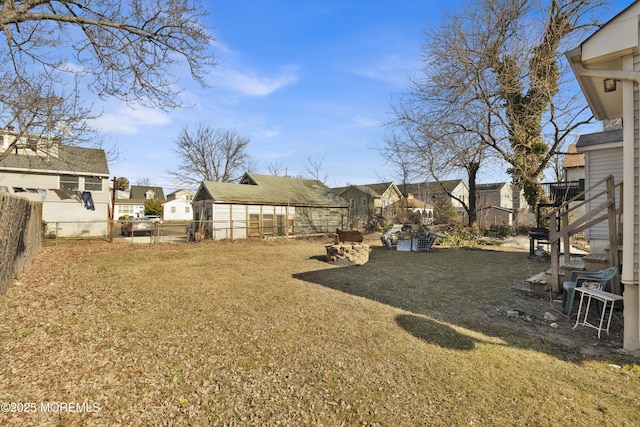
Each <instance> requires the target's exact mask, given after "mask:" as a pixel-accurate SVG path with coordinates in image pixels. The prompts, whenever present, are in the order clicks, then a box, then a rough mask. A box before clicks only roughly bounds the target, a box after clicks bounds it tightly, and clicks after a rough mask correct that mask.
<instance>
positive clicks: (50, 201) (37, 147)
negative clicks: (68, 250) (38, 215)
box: [0, 131, 110, 237]
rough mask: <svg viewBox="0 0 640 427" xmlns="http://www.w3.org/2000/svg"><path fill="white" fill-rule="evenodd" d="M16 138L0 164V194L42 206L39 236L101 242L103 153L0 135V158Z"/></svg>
mask: <svg viewBox="0 0 640 427" xmlns="http://www.w3.org/2000/svg"><path fill="white" fill-rule="evenodd" d="M17 137H19V138H20V139H21V140H23V141H21V142H19V143H18V144H17V148H15V149H13V150H12V153H11V154H9V156H7V157H6V158H4V159H3V160H1V161H0V191H4V192H7V193H11V194H13V195H16V196H20V197H25V198H28V199H30V200H34V201H40V202H42V220H43V221H44V222H45V223H46V227H47V228H46V230H45V234H48V235H56V236H58V237H96V236H105V235H106V234H107V219H108V209H109V204H110V197H109V196H110V192H109V167H108V165H107V158H106V156H105V153H104V150H99V149H93V148H82V147H74V146H68V145H63V144H61V143H60V140H59V139H45V138H34V137H20V136H19V135H18V134H17V133H15V132H12V131H4V132H3V133H1V134H0V152H5V151H6V150H7V149H8V148H9V146H10V145H11V143H12V142H13V141H14V140H15V138H17Z"/></svg>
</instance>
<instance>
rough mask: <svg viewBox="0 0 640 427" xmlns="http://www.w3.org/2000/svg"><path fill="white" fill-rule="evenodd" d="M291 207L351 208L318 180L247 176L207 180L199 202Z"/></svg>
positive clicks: (201, 185) (201, 187)
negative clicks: (207, 200)
mask: <svg viewBox="0 0 640 427" xmlns="http://www.w3.org/2000/svg"><path fill="white" fill-rule="evenodd" d="M205 199H213V200H214V201H215V202H218V203H237V204H239V203H246V204H269V205H289V206H326V207H345V208H346V207H347V206H348V205H347V202H346V201H345V200H344V199H343V198H341V197H340V196H338V195H337V194H336V193H334V192H333V191H332V190H331V189H330V188H329V187H327V186H326V185H324V184H323V183H322V182H320V181H318V180H310V179H301V178H290V177H282V176H272V175H260V174H255V173H246V174H245V175H244V176H243V177H242V179H241V180H240V183H238V184H236V183H230V182H213V181H203V182H202V184H200V188H199V189H198V192H197V193H196V198H195V200H205Z"/></svg>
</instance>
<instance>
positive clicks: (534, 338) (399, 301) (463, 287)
mask: <svg viewBox="0 0 640 427" xmlns="http://www.w3.org/2000/svg"><path fill="white" fill-rule="evenodd" d="M487 252H491V251H484V253H483V251H474V252H468V251H467V252H458V253H457V255H456V254H455V253H451V254H447V253H446V251H438V254H436V253H404V254H401V255H400V254H398V253H397V252H396V251H389V250H388V249H384V248H381V247H380V248H377V247H375V248H372V251H371V255H370V260H369V262H368V263H367V264H365V265H361V266H352V267H335V266H331V267H328V268H326V269H318V270H310V271H307V272H304V273H299V274H294V275H293V277H294V278H296V279H299V280H303V281H305V282H308V283H315V284H319V285H321V286H324V287H327V288H331V289H334V290H337V291H340V292H344V293H347V294H351V295H356V296H359V297H363V298H367V299H369V300H372V301H376V302H379V303H382V304H386V305H389V306H392V307H396V308H399V309H402V310H405V311H407V312H409V314H407V315H402V316H399V317H398V318H397V322H398V325H400V326H401V327H403V328H404V329H405V330H407V331H408V332H409V333H411V334H412V335H414V336H416V337H418V338H420V339H422V340H424V341H426V342H429V343H433V344H435V345H439V346H442V347H447V348H452V349H460V350H467V351H468V350H471V349H473V348H474V345H475V344H477V342H478V341H477V339H475V338H472V337H469V336H466V335H464V334H463V333H460V332H457V331H456V330H455V329H454V328H451V327H447V326H446V325H447V324H450V325H454V327H455V326H460V327H462V328H465V329H468V330H470V331H475V332H479V333H480V334H482V335H485V336H487V337H493V338H499V339H500V340H501V342H502V343H503V345H510V346H515V347H520V348H526V349H532V350H535V351H541V352H544V353H547V354H549V355H552V356H555V357H559V358H561V359H565V360H569V359H571V360H574V361H576V362H579V361H580V360H585V359H590V358H597V359H603V358H604V359H609V360H611V361H619V360H620V358H624V355H621V354H620V353H615V352H614V350H615V349H614V348H613V347H612V348H610V349H607V348H606V346H605V345H603V342H602V341H597V342H596V343H595V344H594V343H593V341H594V340H593V339H592V338H593V337H592V336H591V335H588V332H591V331H582V330H574V329H571V327H570V326H572V325H569V326H567V325H563V326H562V327H561V328H559V329H553V328H551V327H550V326H549V325H548V324H544V325H543V324H536V323H535V322H534V323H525V322H524V320H521V319H507V318H506V314H505V316H504V318H502V317H501V315H500V314H496V313H497V312H496V311H495V310H491V309H487V306H489V307H495V306H494V305H493V304H492V301H493V298H496V296H495V293H496V292H497V293H498V294H499V293H500V292H503V293H505V292H506V293H509V292H512V290H511V288H510V286H509V285H508V283H510V282H511V281H512V280H513V276H512V275H511V273H508V274H506V273H505V274H503V275H502V276H500V275H498V276H496V275H489V273H487V272H486V271H485V270H483V269H485V268H486V269H487V271H492V272H496V271H501V270H506V268H505V267H504V266H505V265H510V264H514V265H515V264H516V263H517V262H518V260H519V258H517V256H519V255H518V254H496V253H495V252H494V253H493V254H491V253H487ZM456 256H457V257H458V258H457V259H458V261H457V262H458V264H456V263H454V262H453V261H452V259H454V258H455V257H456ZM521 256H523V257H526V254H524V255H521ZM314 259H317V260H318V261H321V260H323V257H321V256H318V257H314ZM454 261H455V260H454ZM465 262H476V264H478V266H477V267H476V269H472V270H470V271H469V270H468V269H466V270H467V271H466V272H465V271H464V270H465V268H463V267H462V266H461V264H460V263H465ZM416 266H417V268H416ZM518 268H522V267H518ZM416 270H417V271H416ZM493 283H502V285H500V287H499V288H498V289H501V291H500V290H498V291H496V287H495V286H493V288H491V286H490V284H493ZM505 283H506V284H505ZM485 292H488V293H489V297H486V296H485ZM491 292H493V293H494V296H491ZM522 298H531V297H527V296H522ZM411 313H414V314H415V316H414V314H411ZM542 314H544V313H540V316H539V317H540V318H541V317H542ZM429 318H430V319H433V320H428V319H429ZM440 322H441V323H440ZM583 335H584V336H587V338H586V340H585V339H583V338H581V336H583ZM489 341H490V340H489Z"/></svg>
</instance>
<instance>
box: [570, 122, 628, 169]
mask: <svg viewBox="0 0 640 427" xmlns="http://www.w3.org/2000/svg"><path fill="white" fill-rule="evenodd" d="M622 140H623V136H622V129H612V130H605V131H602V132H596V133H588V134H585V135H580V137H579V138H578V142H577V144H576V150H577V149H579V148H582V147H589V146H592V145H601V144H608V143H615V142H622ZM583 156H584V155H583ZM583 158H584V157H583ZM583 166H584V163H583Z"/></svg>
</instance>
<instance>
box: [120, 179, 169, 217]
mask: <svg viewBox="0 0 640 427" xmlns="http://www.w3.org/2000/svg"><path fill="white" fill-rule="evenodd" d="M147 200H159V201H160V202H164V201H165V197H164V190H163V189H162V187H151V186H146V185H132V186H131V188H130V190H129V198H128V199H120V198H116V199H115V200H114V218H115V219H119V218H123V217H141V216H144V215H145V203H146V201H147Z"/></svg>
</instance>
